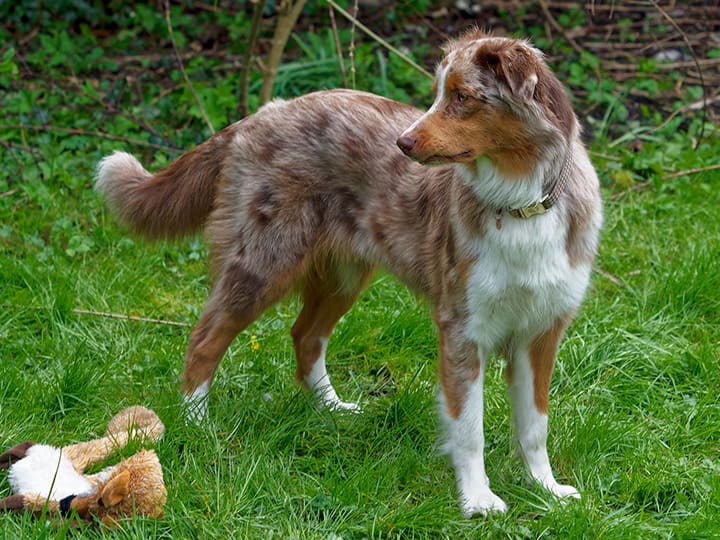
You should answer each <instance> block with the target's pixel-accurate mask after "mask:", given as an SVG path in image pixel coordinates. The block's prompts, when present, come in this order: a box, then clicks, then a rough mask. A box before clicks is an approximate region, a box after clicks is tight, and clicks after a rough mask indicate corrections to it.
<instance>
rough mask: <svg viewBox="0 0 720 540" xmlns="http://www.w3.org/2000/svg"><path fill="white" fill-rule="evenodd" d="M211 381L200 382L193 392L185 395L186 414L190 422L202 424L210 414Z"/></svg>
mask: <svg viewBox="0 0 720 540" xmlns="http://www.w3.org/2000/svg"><path fill="white" fill-rule="evenodd" d="M209 392H210V381H209V380H207V381H205V382H204V383H202V384H200V385H199V386H198V387H197V388H196V389H195V390H193V393H192V394H190V395H185V409H186V410H185V415H186V419H187V421H188V422H191V423H193V424H200V423H201V422H202V421H203V420H205V419H206V418H207V415H208V393H209Z"/></svg>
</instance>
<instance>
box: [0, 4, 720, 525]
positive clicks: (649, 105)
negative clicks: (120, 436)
mask: <svg viewBox="0 0 720 540" xmlns="http://www.w3.org/2000/svg"><path fill="white" fill-rule="evenodd" d="M66 4H67V5H66V8H67V9H66V10H65V11H64V12H60V11H58V12H54V13H50V12H48V11H43V10H42V9H41V8H37V7H35V4H32V6H31V7H28V8H27V10H26V12H25V13H24V14H20V13H19V12H18V11H17V10H14V8H12V7H7V6H4V7H2V8H0V19H1V20H4V21H5V22H4V23H2V24H1V25H0V109H2V110H3V111H4V115H3V118H2V120H0V124H2V125H0V283H1V284H2V286H1V287H0V306H1V307H2V309H0V450H4V449H6V448H7V447H10V446H12V445H13V444H16V443H18V442H21V441H24V440H34V441H38V442H47V443H51V444H55V445H62V444H66V443H71V442H76V441H80V440H86V439H91V438H94V437H97V436H100V435H101V434H102V432H103V431H104V429H105V426H106V424H107V422H108V420H109V419H110V417H112V416H113V415H114V414H115V413H116V412H118V411H119V410H120V409H121V408H122V407H125V406H129V405H135V404H142V405H145V406H147V407H151V408H153V409H154V410H155V411H157V413H158V414H159V415H160V417H161V418H162V420H163V421H164V422H165V424H166V428H167V431H166V435H165V437H164V438H163V439H162V440H161V441H160V442H159V443H157V444H156V446H155V449H156V451H157V453H158V455H159V457H160V460H161V462H162V465H163V469H164V474H165V482H166V485H167V489H168V502H167V506H166V512H165V517H164V518H163V519H159V520H149V519H133V520H128V521H126V522H123V523H122V525H121V526H120V527H119V528H117V529H115V530H103V529H97V528H92V527H88V528H84V529H82V530H79V531H69V530H68V529H67V528H66V527H64V526H63V525H58V524H57V523H53V522H50V521H44V520H38V519H33V518H31V517H30V516H27V515H21V514H18V515H11V516H3V517H2V518H1V519H0V523H2V527H0V537H4V538H48V537H50V538H55V537H80V538H85V537H87V538H93V537H99V536H110V537H115V538H133V539H140V538H156V537H157V538H322V539H325V538H328V539H338V538H450V539H457V538H540V537H543V538H593V539H594V538H633V539H635V538H718V537H720V369H719V368H718V360H720V265H718V261H719V260H720V211H719V210H718V209H719V208H720V180H719V178H718V175H720V171H718V170H716V169H713V168H712V167H713V166H715V165H716V164H717V162H718V156H720V137H719V136H718V127H717V125H716V124H714V123H713V122H711V121H710V120H711V118H710V116H711V115H710V114H709V113H710V112H711V111H708V114H707V115H703V114H701V112H702V111H694V112H693V111H691V109H690V108H687V107H685V108H683V107H684V106H686V105H688V104H690V103H696V102H697V100H698V96H699V95H701V93H702V88H700V89H698V86H697V85H693V84H690V83H688V84H687V85H685V86H683V88H682V91H681V93H680V94H679V95H676V96H675V97H674V99H673V100H671V102H670V105H669V107H670V108H671V110H675V111H678V112H677V113H676V114H672V113H665V112H663V109H662V108H661V107H660V106H658V105H657V103H663V104H667V103H668V100H667V92H668V91H670V90H672V91H675V90H676V89H677V87H678V85H677V80H678V79H677V77H678V74H677V73H672V72H669V71H662V70H660V71H659V72H661V73H665V74H666V78H667V80H665V79H663V78H658V77H654V76H651V75H649V74H648V73H649V72H648V71H647V70H646V71H642V70H640V72H639V73H638V75H637V77H636V78H634V79H632V80H630V81H625V82H617V81H616V80H614V79H612V78H610V77H600V78H597V79H596V78H593V77H590V76H587V73H592V72H594V71H596V70H600V72H601V73H602V70H603V64H602V62H599V61H598V59H597V58H596V57H594V56H593V55H592V54H591V53H590V52H587V51H585V52H584V54H580V53H578V52H577V51H574V50H573V49H572V48H571V47H569V46H568V44H567V43H566V42H564V41H562V40H558V41H555V40H548V39H547V35H546V33H543V32H542V29H537V28H534V27H532V26H522V27H518V26H517V25H516V26H513V24H511V23H508V26H509V28H511V29H513V30H516V31H518V32H526V33H527V34H530V35H531V36H532V37H534V38H535V39H536V41H537V42H538V43H539V44H540V45H541V46H542V47H543V48H545V49H546V50H548V53H549V54H550V58H551V60H553V59H555V61H554V63H553V66H554V67H555V68H556V69H557V70H558V72H559V73H561V74H562V76H563V78H564V79H565V80H567V81H568V84H569V85H570V86H571V90H573V92H574V93H575V94H576V96H577V98H576V106H577V108H578V115H579V117H580V119H581V121H582V122H583V124H584V125H585V126H586V139H587V141H588V144H589V146H590V148H591V151H592V157H593V160H594V162H595V165H596V167H597V168H598V171H599V175H600V177H601V181H602V186H603V196H604V199H605V226H604V231H603V237H602V243H601V247H600V254H599V257H598V260H597V262H596V267H595V272H594V274H593V282H592V287H591V290H590V292H589V294H588V297H587V299H586V302H585V304H584V306H583V309H582V311H581V312H580V314H579V316H578V318H577V319H576V321H575V322H574V323H573V325H572V327H571V328H570V330H569V332H568V335H567V338H566V339H565V341H564V342H563V345H562V349H561V351H560V358H559V361H558V364H557V367H556V371H555V376H554V378H553V384H552V389H551V402H550V408H551V411H550V440H549V451H550V455H551V462H552V464H553V467H554V470H555V471H556V473H557V477H558V479H559V480H561V481H564V482H568V483H572V484H573V485H575V486H577V487H578V489H579V490H580V492H581V493H582V496H583V498H582V500H581V501H573V502H570V503H569V504H566V505H563V504H560V503H558V502H557V501H554V500H552V499H551V498H550V497H549V496H548V495H547V494H546V493H544V492H543V491H542V490H540V489H538V488H536V487H535V486H533V485H530V484H528V483H526V482H525V481H524V473H523V469H522V467H521V465H520V462H519V460H518V459H517V458H516V457H515V456H514V454H513V447H512V443H511V439H512V432H511V429H510V414H509V413H510V411H509V404H508V399H507V395H506V388H505V382H504V377H503V369H504V365H503V361H502V360H500V359H495V360H493V362H492V363H491V365H490V368H489V371H488V375H487V379H488V382H487V389H486V411H487V412H486V434H487V443H486V444H487V449H486V464H487V469H488V474H489V476H490V480H491V483H492V485H493V489H494V490H495V492H496V493H497V494H498V495H499V496H501V497H502V498H503V499H504V500H505V501H506V502H507V503H508V505H509V507H510V510H509V511H508V513H507V514H503V515H493V516H490V517H487V518H476V519H471V520H467V519H464V518H462V516H461V514H460V511H459V507H458V504H457V500H456V491H455V483H454V475H453V472H452V470H451V467H450V465H449V463H448V462H447V460H446V459H445V458H444V457H443V456H442V455H440V454H439V452H438V447H439V441H440V426H439V422H438V419H437V416H436V407H437V405H436V393H437V386H436V349H437V339H436V333H435V331H434V328H433V326H432V323H431V321H430V318H429V317H428V313H429V310H428V307H427V305H426V304H425V303H424V302H423V301H422V299H418V298H416V297H414V296H413V295H412V294H411V293H409V292H408V291H407V290H406V289H405V288H404V287H403V286H401V285H400V284H399V283H398V282H397V281H395V279H394V278H393V277H391V276H389V275H387V274H383V273H380V274H378V276H377V278H376V279H375V280H374V281H373V283H372V284H371V285H370V287H369V288H368V289H367V291H366V292H365V293H364V295H363V296H362V297H361V299H360V300H359V301H358V303H357V304H356V306H355V307H354V308H353V310H351V312H350V313H348V314H347V315H346V316H345V317H344V318H343V319H342V320H341V322H340V324H339V325H338V328H337V330H336V332H335V334H334V337H333V340H332V341H331V343H330V347H329V354H328V358H329V362H328V364H329V369H330V373H331V375H332V376H333V378H334V382H335V384H336V388H337V389H338V392H339V394H340V396H341V398H344V399H347V400H350V399H352V400H360V401H361V403H362V404H363V408H364V411H363V413H362V414H359V415H355V414H338V413H332V412H329V411H324V410H322V411H321V410H317V408H316V407H315V405H314V403H313V401H312V400H311V399H310V397H309V396H308V395H306V394H305V393H304V392H303V391H302V390H301V389H300V388H299V387H298V386H297V385H296V383H295V382H294V378H293V374H294V357H293V352H292V345H291V340H290V337H289V328H290V326H291V325H292V322H293V320H294V318H295V316H296V315H297V313H298V310H299V303H298V302H297V300H295V299H292V298H291V299H288V300H286V301H285V302H283V303H281V304H279V305H278V306H276V307H275V308H273V309H272V310H270V311H269V312H268V313H267V314H266V315H265V316H264V317H263V318H262V319H260V320H259V321H258V322H257V323H256V324H254V325H253V326H252V327H250V328H249V329H248V330H247V331H246V332H244V333H243V334H241V335H240V336H239V337H238V338H237V339H236V340H235V342H234V343H233V345H232V346H231V348H230V351H229V352H228V354H227V355H226V357H225V359H224V360H223V363H222V364H221V367H220V369H219V371H218V375H217V378H216V381H215V384H214V386H213V392H212V396H211V400H210V417H209V419H208V421H207V422H205V423H204V424H202V425H199V426H196V425H188V424H186V422H185V421H184V419H183V416H182V406H181V405H182V403H181V394H180V391H179V388H178V383H179V374H180V372H181V369H182V363H183V355H184V350H185V347H186V344H187V340H188V333H189V331H190V328H191V327H192V325H193V324H194V323H195V322H196V320H197V317H198V314H199V311H200V310H201V308H202V305H203V302H204V301H205V299H206V297H207V292H208V287H209V281H208V276H207V269H206V265H205V260H206V255H207V253H206V246H205V243H204V241H203V239H202V238H201V237H197V238H190V239H187V240H183V241H181V242H179V243H156V244H150V243H145V242H143V241H141V240H139V239H136V238H133V237H132V236H131V235H130V234H129V233H128V231H127V230H125V229H123V228H122V227H121V226H120V225H118V223H117V221H116V220H115V218H114V217H113V216H112V215H111V214H110V213H109V212H108V211H107V208H106V206H105V205H104V203H103V201H102V200H101V199H100V197H99V196H98V195H97V194H96V193H95V192H94V191H93V189H92V178H93V174H94V168H95V165H96V163H97V161H98V160H99V159H100V158H101V157H102V156H104V155H106V154H108V153H109V152H111V151H112V150H115V149H122V150H126V151H130V152H133V153H134V154H135V155H137V156H138V158H139V159H140V160H141V161H142V162H143V163H144V164H146V166H147V167H148V168H149V169H151V170H156V169H158V168H161V167H163V166H164V165H166V164H167V163H168V162H169V161H170V160H171V159H173V158H174V157H177V156H178V155H179V154H180V153H181V152H182V149H187V148H190V147H192V146H193V145H195V144H197V143H198V142H201V141H202V140H204V139H205V138H206V137H207V136H208V135H209V131H208V127H207V125H206V122H205V121H204V116H203V112H204V113H205V114H206V115H207V117H208V119H209V120H210V122H211V123H212V124H213V126H214V127H215V129H219V128H220V127H222V126H223V125H225V124H226V123H229V122H231V121H233V120H234V119H236V118H237V112H236V109H237V99H236V97H237V83H238V81H237V69H238V67H237V62H238V58H241V57H242V52H243V47H242V40H243V38H244V36H245V35H246V34H247V32H248V24H249V23H248V15H247V14H246V13H245V12H244V11H243V10H238V9H237V8H235V10H234V11H233V10H232V9H229V8H228V9H215V10H213V9H201V8H198V3H192V2H190V3H187V5H186V6H185V9H183V7H182V6H174V7H173V9H172V13H171V15H172V23H173V26H174V35H175V38H176V40H177V43H176V45H177V47H178V49H179V51H180V52H181V58H182V61H183V63H184V68H185V69H186V70H187V73H188V74H189V76H190V79H191V80H192V81H193V87H194V93H193V91H191V90H190V89H189V87H188V85H187V83H186V82H185V80H184V78H183V76H182V73H181V72H180V70H179V69H178V63H177V61H176V58H175V57H174V55H173V49H172V46H171V44H170V42H169V41H168V39H167V33H166V32H167V28H166V19H165V17H164V14H163V12H162V11H161V10H160V11H157V10H156V8H155V6H154V5H152V6H151V7H145V6H144V5H141V4H137V5H132V8H131V7H127V6H125V7H123V8H122V9H118V10H117V11H115V12H113V13H112V14H109V13H104V12H102V11H100V10H99V8H97V7H95V8H88V9H87V11H82V10H80V9H79V8H77V7H76V6H77V5H79V4H76V3H74V2H67V3H66ZM64 5H65V4H64ZM423 5H425V3H423ZM28 6H30V4H28ZM394 13H395V16H396V19H395V23H393V24H396V25H401V24H405V23H408V22H409V21H410V19H411V18H412V16H417V15H416V14H413V13H408V12H405V11H402V10H400V9H399V8H398V10H397V11H396V12H394ZM306 16H307V17H308V18H309V19H311V20H312V21H314V22H313V24H314V25H315V26H312V25H310V26H303V27H302V28H298V32H297V34H296V35H295V37H294V38H292V39H291V42H290V49H289V51H288V52H289V56H288V58H287V59H286V62H285V63H284V64H283V65H282V66H281V69H280V73H279V75H278V80H277V81H276V93H277V94H278V95H282V96H292V95H297V94H300V93H303V92H306V91H310V90H314V89H319V88H326V87H332V86H342V85H343V80H342V77H341V74H340V70H339V68H338V60H337V53H336V52H335V37H334V36H333V33H332V31H331V30H330V23H329V22H328V20H327V10H326V9H325V7H323V6H320V7H318V5H313V6H310V7H309V8H308V12H307V13H306ZM404 18H405V19H404ZM361 19H362V16H361ZM558 20H559V21H560V23H562V24H567V25H572V24H581V23H582V21H580V22H578V21H577V20H575V19H572V20H568V21H564V20H562V19H558ZM403 21H404V22H403ZM271 22H272V18H271V17H267V18H266V19H265V23H264V24H265V25H266V26H269V25H271ZM376 22H377V21H376ZM338 24H339V25H340V29H339V34H338V35H339V41H340V42H341V44H342V45H343V47H344V48H345V49H347V47H348V44H349V43H350V41H351V40H354V41H355V42H356V47H355V51H354V60H353V62H354V64H355V66H356V68H357V69H356V83H355V84H356V87H357V88H360V89H365V90H370V91H375V92H378V93H382V94H384V95H388V96H390V97H394V98H396V99H400V100H402V101H411V102H413V103H415V104H417V105H418V106H427V105H429V103H430V102H431V97H430V81H429V80H428V79H427V78H425V77H424V76H423V75H422V74H421V73H419V72H418V71H416V70H414V69H413V68H411V67H409V66H407V65H406V64H405V63H403V62H402V60H399V59H398V58H397V57H396V56H395V55H393V54H390V53H387V51H386V50H385V49H384V47H382V46H380V45H379V44H378V43H377V42H376V41H374V40H372V39H370V38H367V37H364V36H362V35H360V31H359V30H355V31H352V30H351V29H350V25H349V24H345V23H341V21H338ZM379 28H380V29H382V28H383V25H382V24H379ZM267 30H268V29H267V28H265V31H267ZM378 31H379V30H378ZM218 36H219V37H218ZM422 37H423V36H421V35H418V34H415V35H413V34H412V32H411V31H408V34H407V35H406V36H405V38H404V41H403V42H402V43H400V42H398V44H400V45H404V46H407V45H408V43H414V44H415V46H414V47H413V49H412V50H413V51H414V52H415V56H416V59H417V60H418V61H419V62H421V63H425V65H426V67H427V68H430V69H432V61H434V59H437V54H438V53H437V50H435V49H433V47H432V44H431V42H432V41H433V40H431V39H429V38H428V39H421V38H422ZM399 41H400V40H399ZM221 43H227V46H226V47H221V45H220V44H221ZM199 51H204V54H198V53H199ZM718 56H720V49H714V50H710V52H709V53H708V54H707V57H708V58H709V59H713V58H715V59H716V58H718ZM346 61H347V62H346V63H347V64H348V66H349V58H346ZM428 62H430V63H428ZM708 65H709V64H708ZM715 65H716V64H715ZM583 74H585V75H583ZM260 82H261V81H260V74H259V73H252V74H251V80H250V99H249V101H250V107H251V108H254V107H256V106H257V99H256V97H254V94H256V93H257V90H258V88H259V86H260ZM653 83H654V84H655V86H653ZM638 88H639V89H641V90H642V92H643V93H642V98H638V97H637V96H638V94H637V92H636V90H637V89H638ZM195 95H197V98H196V96H195ZM198 102H199V103H200V104H201V106H200V105H198ZM663 106H665V105H663ZM202 109H204V111H203V110H202ZM694 169H697V170H696V171H695V172H691V173H689V174H685V173H684V171H690V170H694ZM108 314H111V315H114V316H113V317H110V316H108ZM10 492H11V491H10V486H9V483H8V482H7V479H6V475H5V474H2V475H0V497H5V496H7V495H9V494H10Z"/></svg>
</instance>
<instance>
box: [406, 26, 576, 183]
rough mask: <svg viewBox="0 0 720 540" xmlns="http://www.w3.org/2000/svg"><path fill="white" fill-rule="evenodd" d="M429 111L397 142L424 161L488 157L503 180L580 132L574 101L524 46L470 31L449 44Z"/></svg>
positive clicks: (466, 160)
mask: <svg viewBox="0 0 720 540" xmlns="http://www.w3.org/2000/svg"><path fill="white" fill-rule="evenodd" d="M444 51H445V56H444V58H443V59H442V61H441V62H440V64H439V65H438V67H437V71H436V76H435V83H434V93H435V101H434V103H433V104H432V106H431V107H430V109H429V110H428V111H427V112H426V113H425V114H424V115H423V116H422V117H421V118H420V119H418V120H417V121H416V122H415V123H414V124H413V125H412V126H410V127H409V128H408V129H407V130H405V132H404V133H403V134H402V135H400V137H399V138H398V140H397V144H398V146H399V147H400V149H401V150H402V151H403V152H404V153H405V154H407V155H408V156H409V157H411V158H412V159H414V160H416V161H419V162H420V163H425V164H437V163H449V162H455V163H466V164H473V163H474V162H475V160H476V159H477V158H479V157H483V156H485V157H487V158H489V159H490V160H491V161H492V162H493V164H494V165H495V166H496V167H497V168H498V170H499V171H500V172H501V173H503V174H504V175H506V176H510V177H513V176H520V175H524V174H526V173H527V172H528V171H529V170H531V169H532V166H533V165H534V164H535V163H536V161H537V160H539V159H541V158H542V157H543V156H544V155H545V152H546V151H547V150H548V148H549V147H551V146H552V147H556V145H557V143H558V142H561V141H567V140H569V138H570V137H571V136H572V134H573V133H574V131H575V129H576V119H575V114H574V112H573V109H572V105H571V103H570V99H569V97H568V95H567V93H566V91H565V89H564V88H563V86H562V84H561V83H560V82H559V81H558V79H557V77H555V75H554V74H553V73H552V71H551V70H550V68H548V66H547V64H546V63H545V61H544V59H543V55H542V53H541V52H540V51H539V50H537V49H536V48H534V47H532V46H531V45H530V44H529V43H527V42H526V41H522V40H518V39H512V38H505V37H495V36H491V35H487V34H484V33H482V32H480V31H478V30H473V31H471V32H468V33H467V34H465V35H463V36H461V37H460V38H458V39H455V40H452V41H450V42H449V43H447V44H446V46H445V47H444Z"/></svg>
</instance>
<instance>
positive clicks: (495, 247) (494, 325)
mask: <svg viewBox="0 0 720 540" xmlns="http://www.w3.org/2000/svg"><path fill="white" fill-rule="evenodd" d="M563 230H564V229H563V228H562V224H561V223H559V218H558V216H557V215H556V214H554V213H549V214H545V215H542V216H537V217H535V218H533V219H530V220H522V221H521V220H510V219H508V220H506V221H505V222H503V224H502V227H501V228H499V229H495V228H494V227H490V230H489V231H488V233H487V234H486V236H485V237H484V238H483V239H482V240H478V241H477V242H475V244H474V246H473V250H474V251H475V256H476V257H477V259H476V261H477V262H476V264H475V265H474V267H473V271H472V273H471V275H470V277H469V279H468V284H467V297H468V307H469V309H470V313H471V316H470V319H469V324H468V328H467V331H468V333H469V334H470V337H472V338H473V340H474V341H475V342H477V343H478V344H479V345H481V346H483V347H485V348H487V349H489V350H494V349H496V348H497V347H499V346H501V345H503V344H504V343H506V342H507V341H508V340H509V339H513V338H515V337H516V336H524V337H527V338H529V339H532V337H533V336H534V334H536V333H537V332H538V331H541V330H543V329H547V328H548V327H550V326H551V325H552V324H553V323H554V321H555V320H556V319H557V318H558V317H562V316H565V315H566V314H568V313H569V312H571V311H574V310H575V309H577V307H578V306H579V305H580V302H581V301H582V298H583V296H584V294H585V289H586V288H587V285H588V281H589V277H590V268H589V266H588V265H577V266H575V267H571V266H570V261H569V258H568V255H567V252H566V249H565V234H563V232H562V231H563Z"/></svg>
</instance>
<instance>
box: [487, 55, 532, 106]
mask: <svg viewBox="0 0 720 540" xmlns="http://www.w3.org/2000/svg"><path fill="white" fill-rule="evenodd" d="M475 62H476V63H477V64H478V65H479V66H480V67H482V68H483V69H486V70H488V71H491V72H492V73H494V74H495V76H496V77H497V78H498V79H500V80H503V81H505V83H507V85H508V86H509V87H510V91H511V92H512V94H513V95H514V96H517V97H519V98H521V99H523V100H530V99H532V97H533V94H534V92H535V87H536V86H537V83H538V75H537V73H538V70H537V65H538V59H537V58H536V57H535V55H534V54H533V53H532V51H529V50H528V49H527V48H526V47H525V46H522V45H514V46H512V47H503V48H498V49H490V48H488V47H481V48H480V49H479V50H478V52H477V54H476V55H475Z"/></svg>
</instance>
